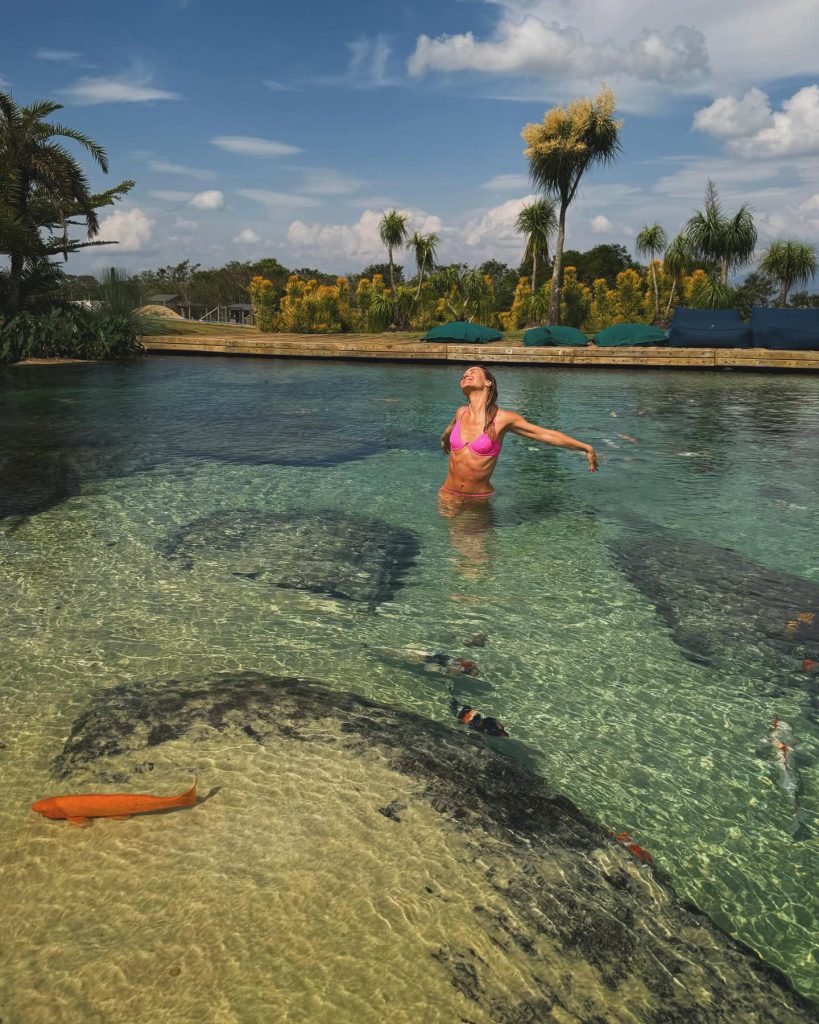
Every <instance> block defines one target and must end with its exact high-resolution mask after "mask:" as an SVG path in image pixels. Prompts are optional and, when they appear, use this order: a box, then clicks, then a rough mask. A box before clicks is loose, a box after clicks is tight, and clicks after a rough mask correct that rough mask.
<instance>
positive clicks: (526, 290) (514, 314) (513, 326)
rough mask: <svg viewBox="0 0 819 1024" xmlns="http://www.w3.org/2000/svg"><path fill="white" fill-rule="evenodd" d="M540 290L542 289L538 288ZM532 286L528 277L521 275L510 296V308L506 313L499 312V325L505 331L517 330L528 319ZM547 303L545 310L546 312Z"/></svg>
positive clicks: (523, 325)
mask: <svg viewBox="0 0 819 1024" xmlns="http://www.w3.org/2000/svg"><path fill="white" fill-rule="evenodd" d="M539 290H542V289H539ZM531 299H532V286H531V284H530V283H529V278H528V277H521V278H520V280H519V281H518V283H517V287H516V288H515V294H514V297H513V298H512V308H511V309H510V310H509V312H508V313H501V314H500V321H501V326H502V327H503V328H504V330H507V331H519V330H520V329H521V328H522V327H525V326H526V324H527V323H528V321H529V315H530V305H531ZM548 308H549V307H548V303H547V306H546V311H547V313H548Z"/></svg>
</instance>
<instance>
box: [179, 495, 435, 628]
mask: <svg viewBox="0 0 819 1024" xmlns="http://www.w3.org/2000/svg"><path fill="white" fill-rule="evenodd" d="M160 551H161V552H162V553H163V554H164V555H165V556H166V557H168V558H169V559H171V560H172V561H175V562H176V563H177V564H178V565H179V566H180V567H181V568H183V569H192V568H193V566H194V565H198V564H201V563H205V564H209V565H212V566H215V567H217V568H219V569H223V570H224V571H225V572H230V573H232V574H233V575H235V576H238V577H244V578H246V579H252V580H259V581H261V582H262V583H266V584H267V585H268V586H271V587H283V588H285V589H289V590H308V591H311V592H313V593H316V594H328V595H329V596H331V597H336V598H341V599H343V600H347V601H360V602H361V603H363V604H366V605H368V606H369V607H370V608H373V607H375V606H376V605H377V604H380V603H381V602H382V601H389V600H391V599H392V597H393V595H394V593H395V591H396V590H397V589H398V587H399V586H400V585H401V582H402V580H403V576H404V574H405V572H406V571H407V569H408V568H409V566H410V565H411V564H412V563H413V561H414V559H415V556H416V554H417V553H418V541H417V539H416V537H415V534H413V533H411V532H410V531H409V530H403V529H400V528H399V527H394V526H390V525H389V524H387V523H384V522H380V521H378V520H371V519H358V518H356V517H353V516H347V515H343V514H342V513H337V512H289V513H287V514H286V515H285V514H277V513H270V512H261V511H256V510H253V509H249V510H242V511H236V512H220V513H217V514H215V515H211V516H205V517H203V518H202V519H195V520H194V521H193V522H191V523H188V524H187V525H186V526H183V527H182V528H181V529H180V530H178V531H177V532H176V533H175V534H174V535H173V536H172V537H170V538H169V540H167V541H166V542H165V543H164V544H162V545H161V546H160Z"/></svg>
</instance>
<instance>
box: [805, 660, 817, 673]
mask: <svg viewBox="0 0 819 1024" xmlns="http://www.w3.org/2000/svg"><path fill="white" fill-rule="evenodd" d="M817 668H819V661H814V659H813V658H804V659H803V661H802V671H803V672H813V671H814V669H817Z"/></svg>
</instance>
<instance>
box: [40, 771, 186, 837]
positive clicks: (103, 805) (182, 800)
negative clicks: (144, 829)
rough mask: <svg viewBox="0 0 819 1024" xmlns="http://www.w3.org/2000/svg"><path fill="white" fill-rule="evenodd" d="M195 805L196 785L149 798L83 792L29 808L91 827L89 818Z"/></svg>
mask: <svg viewBox="0 0 819 1024" xmlns="http://www.w3.org/2000/svg"><path fill="white" fill-rule="evenodd" d="M195 803H196V782H195V781H194V783H193V785H192V786H191V788H190V789H187V790H185V792H184V793H180V794H179V795H178V796H151V795H150V794H149V793H83V794H79V795H76V796H49V797H46V799H45V800H38V801H37V802H36V803H33V804H32V805H31V809H32V811H34V812H35V813H36V814H39V815H40V816H41V817H42V818H65V819H66V820H67V821H68V822H70V823H71V824H72V825H81V826H82V827H85V826H86V825H90V824H91V822H90V821H89V820H88V819H89V818H115V819H116V820H117V821H124V819H125V818H129V817H130V816H131V815H132V814H150V813H151V811H166V810H168V809H170V808H172V807H192V806H193V804H195Z"/></svg>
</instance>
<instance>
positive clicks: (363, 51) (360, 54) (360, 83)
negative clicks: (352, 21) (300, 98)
mask: <svg viewBox="0 0 819 1024" xmlns="http://www.w3.org/2000/svg"><path fill="white" fill-rule="evenodd" d="M346 46H347V49H348V50H349V52H350V60H349V63H348V65H347V70H346V71H345V72H344V73H343V74H339V75H315V76H313V77H312V78H310V79H308V80H307V81H308V84H310V85H324V86H337V85H343V86H347V87H348V88H352V89H380V88H383V87H384V86H388V85H395V84H396V83H397V80H396V79H395V78H392V77H390V75H389V74H388V71H387V63H388V61H389V57H390V54H391V53H392V48H391V47H390V44H389V43H388V42H387V38H386V36H383V35H377V36H375V37H374V38H373V39H369V38H367V37H366V36H362V37H361V38H360V39H356V40H355V41H354V42H352V43H347V44H346Z"/></svg>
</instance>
